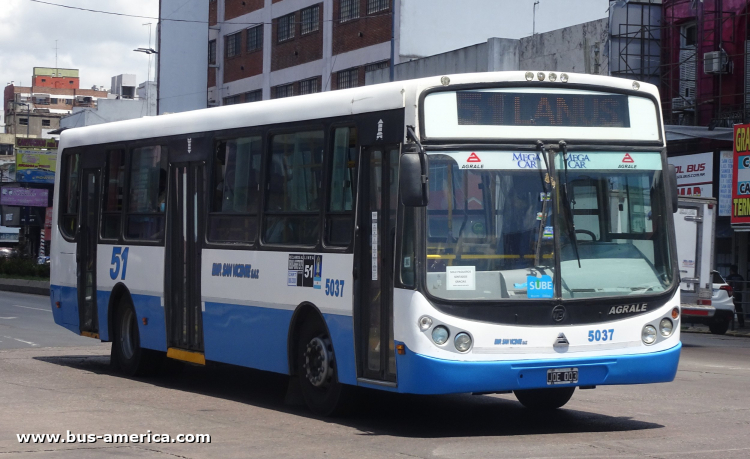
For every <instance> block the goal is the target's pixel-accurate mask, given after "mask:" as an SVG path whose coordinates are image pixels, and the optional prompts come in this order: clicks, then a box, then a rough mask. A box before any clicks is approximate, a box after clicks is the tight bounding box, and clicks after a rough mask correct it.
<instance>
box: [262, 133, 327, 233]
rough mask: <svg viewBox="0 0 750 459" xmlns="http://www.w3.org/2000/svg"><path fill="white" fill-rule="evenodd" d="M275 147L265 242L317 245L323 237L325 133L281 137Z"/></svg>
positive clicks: (273, 150) (283, 135) (271, 169)
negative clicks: (321, 212) (322, 196)
mask: <svg viewBox="0 0 750 459" xmlns="http://www.w3.org/2000/svg"><path fill="white" fill-rule="evenodd" d="M271 148H272V150H271V161H270V162H269V165H268V185H267V190H268V194H267V196H268V197H267V199H266V206H265V209H266V212H265V216H264V221H263V227H264V240H265V242H267V243H270V244H293V245H315V243H317V241H318V237H319V234H320V225H319V218H318V217H319V212H320V189H321V186H322V183H321V182H322V178H321V171H322V162H323V131H308V132H297V133H294V134H282V135H277V136H274V137H273V140H272V147H271Z"/></svg>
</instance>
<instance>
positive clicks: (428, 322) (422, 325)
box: [419, 316, 432, 331]
mask: <svg viewBox="0 0 750 459" xmlns="http://www.w3.org/2000/svg"><path fill="white" fill-rule="evenodd" d="M430 327H432V319H431V318H430V317H429V316H422V317H420V318H419V329H420V330H422V331H427V330H429V329H430Z"/></svg>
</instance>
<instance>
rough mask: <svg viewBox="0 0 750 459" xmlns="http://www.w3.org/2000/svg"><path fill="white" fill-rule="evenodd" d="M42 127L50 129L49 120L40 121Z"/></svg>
mask: <svg viewBox="0 0 750 459" xmlns="http://www.w3.org/2000/svg"><path fill="white" fill-rule="evenodd" d="M42 127H50V120H42Z"/></svg>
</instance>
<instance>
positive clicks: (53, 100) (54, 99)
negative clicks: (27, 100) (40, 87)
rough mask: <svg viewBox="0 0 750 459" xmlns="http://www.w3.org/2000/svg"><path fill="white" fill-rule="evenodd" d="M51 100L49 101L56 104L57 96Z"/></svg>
mask: <svg viewBox="0 0 750 459" xmlns="http://www.w3.org/2000/svg"><path fill="white" fill-rule="evenodd" d="M50 100H51V103H53V104H56V103H57V102H58V99H57V97H53V98H52V99H50Z"/></svg>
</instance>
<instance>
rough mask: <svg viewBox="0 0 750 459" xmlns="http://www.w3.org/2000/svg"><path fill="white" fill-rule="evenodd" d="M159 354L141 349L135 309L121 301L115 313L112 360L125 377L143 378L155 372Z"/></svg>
mask: <svg viewBox="0 0 750 459" xmlns="http://www.w3.org/2000/svg"><path fill="white" fill-rule="evenodd" d="M160 357H161V354H160V353H158V352H155V351H151V350H149V349H143V348H142V347H141V341H140V334H139V331H138V319H137V317H136V314H135V308H133V305H132V304H131V303H130V302H129V301H127V300H122V301H121V302H120V304H119V305H118V307H117V311H116V313H115V326H114V340H113V341H112V360H113V362H114V363H115V365H116V367H117V368H119V369H120V371H121V372H123V373H124V374H126V375H127V376H145V375H150V374H153V373H155V372H156V370H157V369H158V368H159V364H160V363H161V360H162V359H161V358H160Z"/></svg>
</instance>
